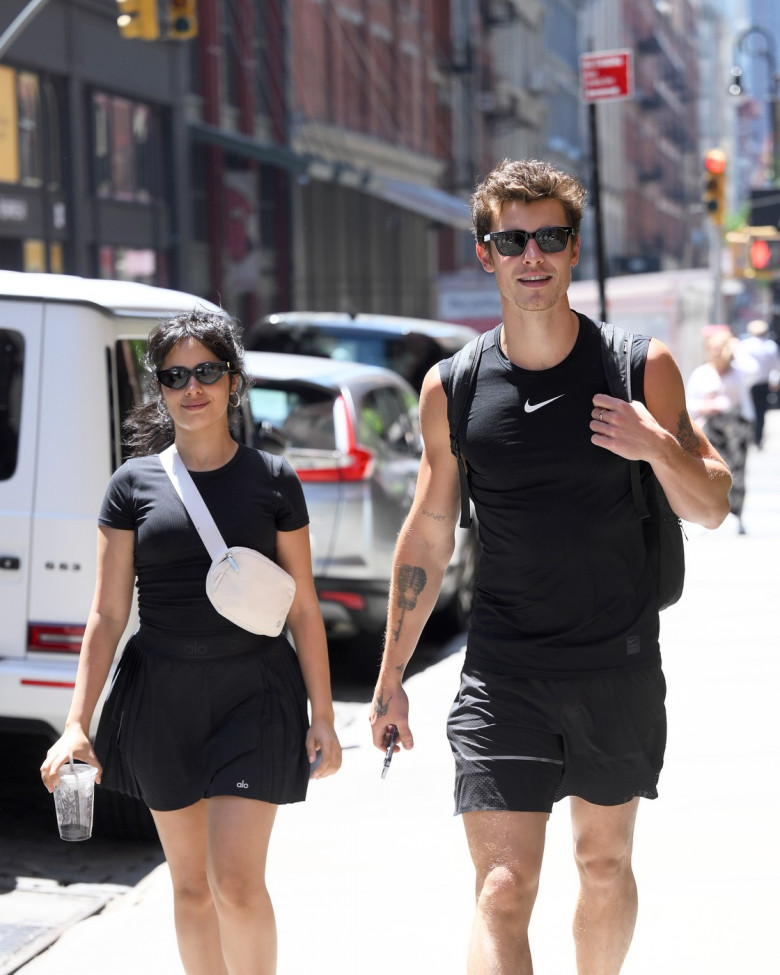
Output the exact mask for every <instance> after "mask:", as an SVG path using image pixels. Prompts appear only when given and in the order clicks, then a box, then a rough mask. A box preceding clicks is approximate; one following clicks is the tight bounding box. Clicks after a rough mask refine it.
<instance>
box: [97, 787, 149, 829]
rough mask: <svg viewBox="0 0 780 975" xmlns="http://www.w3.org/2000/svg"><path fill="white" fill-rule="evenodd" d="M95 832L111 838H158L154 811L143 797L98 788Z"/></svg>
mask: <svg viewBox="0 0 780 975" xmlns="http://www.w3.org/2000/svg"><path fill="white" fill-rule="evenodd" d="M93 832H94V834H95V835H96V836H105V837H107V838H110V839H122V840H154V839H157V830H156V828H155V825H154V820H153V819H152V814H151V813H150V812H149V810H148V808H147V807H146V805H145V804H144V803H143V802H141V800H140V799H133V798H131V797H130V796H126V795H123V794H122V793H121V792H114V791H112V790H111V789H101V788H99V787H98V791H97V794H96V796H95V813H94V822H93Z"/></svg>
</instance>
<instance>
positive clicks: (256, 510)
mask: <svg viewBox="0 0 780 975" xmlns="http://www.w3.org/2000/svg"><path fill="white" fill-rule="evenodd" d="M242 357H243V348H242V346H241V342H240V340H239V338H238V335H237V331H236V326H235V324H234V323H232V322H229V321H227V320H226V319H224V318H222V317H221V316H219V315H217V314H210V313H208V314H207V313H202V312H193V313H192V314H189V315H181V316H178V317H176V318H173V319H171V320H169V321H167V322H164V323H162V324H161V325H159V326H158V327H157V328H155V329H154V330H153V331H152V333H151V335H150V337H149V345H148V349H147V363H148V365H149V366H150V370H151V375H152V376H153V377H154V378H153V380H152V388H153V393H154V398H153V400H152V402H150V403H147V404H145V405H143V406H140V407H137V408H136V409H135V410H134V411H133V413H132V414H131V416H130V419H129V423H128V429H129V431H130V445H131V448H132V451H133V454H134V456H133V457H132V458H131V459H130V460H128V461H127V462H126V463H125V464H124V465H122V467H121V468H119V470H117V471H116V472H115V473H114V475H113V477H112V478H111V481H110V483H109V487H108V491H107V493H106V496H105V499H104V501H103V506H102V509H101V512H100V518H99V529H98V564H97V580H96V587H95V596H94V600H93V604H92V609H91V612H90V616H89V620H88V623H87V628H86V632H85V634H84V641H83V645H82V650H81V657H80V661H79V668H78V674H77V678H76V686H75V690H74V694H73V701H72V705H71V708H70V712H69V715H68V718H67V721H66V726H65V731H64V734H63V735H62V737H61V738H60V739H59V741H57V742H56V743H55V744H54V745H53V746H52V747H51V748H50V749H49V752H48V754H47V756H46V760H45V761H44V763H43V765H42V767H41V774H42V778H43V782H44V784H45V786H46V788H47V789H49V791H52V789H53V788H54V785H55V784H56V783H57V779H58V772H59V770H60V769H61V767H62V765H63V763H64V762H66V761H68V758H69V755H72V756H73V757H74V758H78V759H81V760H82V761H84V762H88V763H89V764H91V765H96V766H97V767H98V770H99V771H98V781H99V782H100V781H102V783H103V785H105V786H107V787H109V788H114V789H119V790H120V791H123V792H127V793H128V794H130V795H136V796H140V797H141V798H142V799H143V800H144V801H145V802H146V804H147V805H148V806H149V808H150V809H151V812H152V816H153V817H154V821H155V824H156V827H157V831H158V833H159V836H160V840H161V842H162V846H163V850H164V852H165V856H166V859H167V861H168V864H169V867H170V871H171V878H172V881H173V890H174V909H175V920H176V933H177V938H178V944H179V952H180V954H181V958H182V962H183V964H184V969H185V971H186V972H187V973H188V975H223V973H226V975H249V973H251V975H271V973H273V972H275V971H276V928H275V922H274V915H273V908H272V906H271V901H270V898H269V896H268V892H267V890H266V887H265V877H264V875H265V863H266V854H267V850H268V843H269V840H270V835H271V829H272V826H273V822H274V816H275V813H276V807H277V805H279V804H281V803H287V802H298V801H301V800H303V799H304V798H305V795H306V787H307V784H308V780H309V776H310V772H311V775H312V777H314V778H323V777H324V776H327V775H330V774H332V773H333V772H335V771H337V769H338V768H339V766H340V764H341V748H340V745H339V742H338V739H337V737H336V733H335V730H334V719H333V704H332V699H331V691H330V677H329V669H328V658H327V645H326V640H325V631H324V626H323V623H322V617H321V615H320V610H319V603H318V601H317V596H316V593H315V589H314V582H313V578H312V572H311V553H310V547H309V531H308V515H307V512H306V505H305V502H304V499H303V492H302V489H301V486H300V482H299V481H298V478H297V477H296V475H295V473H294V471H293V470H292V468H291V467H290V465H289V464H288V463H287V462H286V461H285V460H284V459H283V458H280V457H277V456H273V455H271V454H267V453H264V452H262V451H256V450H252V449H250V448H248V447H245V446H243V445H240V444H238V443H237V442H236V441H235V440H234V439H233V437H232V436H231V433H230V427H229V415H230V412H231V410H235V409H237V407H238V406H239V405H240V403H241V399H242V396H243V394H244V393H245V391H246V389H247V388H248V386H249V380H248V377H247V375H246V373H245V372H244V370H243V368H242ZM171 442H175V444H176V448H177V450H178V453H179V455H180V457H181V459H182V461H183V462H184V464H185V466H186V467H187V469H188V470H189V471H190V473H191V474H192V477H193V480H194V481H195V483H196V486H197V488H198V490H199V491H200V493H201V494H202V496H203V498H204V500H205V501H206V504H207V506H208V508H209V510H210V512H211V514H212V515H213V517H214V519H215V521H216V522H217V525H218V527H219V529H220V531H221V533H222V535H223V537H224V539H225V542H226V543H227V544H228V545H244V546H247V547H250V548H254V549H257V550H258V551H261V552H263V554H265V555H267V556H269V557H270V558H273V559H274V560H275V561H276V562H278V563H279V565H281V566H282V568H284V569H285V570H286V571H287V572H289V573H290V575H292V576H293V578H294V579H295V583H296V595H295V599H294V601H293V604H292V607H291V609H290V612H289V615H288V618H287V622H288V626H289V628H290V631H291V633H292V635H293V638H294V640H295V646H296V648H297V655H296V652H295V650H293V648H292V646H291V645H290V643H289V642H288V641H287V639H286V638H285V637H284V636H283V635H282V636H279V637H267V636H256V635H254V634H252V633H249V632H248V631H246V630H242V629H240V628H239V627H237V626H235V625H234V624H233V623H230V622H229V621H228V620H226V619H225V618H224V617H222V616H220V615H219V614H218V613H217V611H216V610H215V609H214V608H213V607H212V605H211V603H210V601H209V600H208V598H207V596H206V592H205V580H206V573H207V571H208V568H209V565H210V561H211V560H210V557H209V555H208V553H207V552H206V549H205V548H204V546H203V543H202V541H201V539H200V537H199V535H198V533H197V531H196V529H195V528H194V526H193V524H192V522H191V521H190V519H189V517H188V515H187V513H186V511H185V509H184V507H183V505H182V503H181V501H180V500H179V498H178V496H177V495H176V493H175V491H174V488H173V486H172V484H171V483H170V481H169V479H168V476H167V474H166V473H165V471H164V469H163V467H162V464H161V463H160V458H159V457H158V456H157V452H159V451H160V450H162V449H164V448H165V447H166V446H167V445H168V444H170V443H171ZM136 576H137V580H138V583H137V584H138V606H139V617H140V626H139V628H138V630H137V631H136V633H135V634H133V636H132V637H131V639H130V640H129V642H128V644H127V646H126V648H125V651H124V653H123V655H122V658H121V662H120V666H119V669H118V672H117V675H116V678H115V679H114V682H113V684H112V688H111V692H110V694H109V697H108V699H107V701H106V704H105V706H104V708H103V712H102V715H101V719H100V724H99V727H98V733H97V736H96V741H95V747H94V750H93V747H92V745H91V744H90V741H89V737H88V732H89V727H90V721H91V719H92V715H93V712H94V709H95V706H96V704H97V701H98V698H99V696H100V693H101V691H102V689H103V686H104V684H105V682H106V679H107V677H108V674H109V671H110V668H111V664H112V661H113V659H114V654H115V651H116V648H117V644H118V641H119V639H120V637H121V635H122V633H123V632H124V629H125V626H126V625H127V620H128V617H129V613H130V608H131V602H132V595H133V585H134V582H135V580H136ZM261 598H262V593H258V599H261ZM307 696H308V700H309V702H310V705H311V724H310V725H309V722H308V719H307ZM315 762H316V763H317V764H316V766H315ZM312 766H314V771H313V772H312V771H311V769H312Z"/></svg>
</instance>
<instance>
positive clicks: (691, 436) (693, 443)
mask: <svg viewBox="0 0 780 975" xmlns="http://www.w3.org/2000/svg"><path fill="white" fill-rule="evenodd" d="M677 442H678V443H679V445H680V446H681V447H682V449H683V450H684V451H686V453H689V454H692V455H693V456H694V457H701V456H702V452H701V441H700V440H699V437H698V435H697V434H696V431H695V430H694V429H693V424H692V423H691V418H690V417H689V416H688V411H687V410H683V411H682V413H681V414H680V418H679V420H678V421H677Z"/></svg>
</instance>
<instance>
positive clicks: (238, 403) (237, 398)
mask: <svg viewBox="0 0 780 975" xmlns="http://www.w3.org/2000/svg"><path fill="white" fill-rule="evenodd" d="M234 396H235V397H236V401H235V403H231V400H232V399H233V397H234ZM228 403H230V405H231V406H232V407H233V409H234V410H237V409H238V407H239V406H241V396H240V395H239V393H238V391H234V392H232V393H231V394H230V396H228Z"/></svg>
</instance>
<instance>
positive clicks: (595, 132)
mask: <svg viewBox="0 0 780 975" xmlns="http://www.w3.org/2000/svg"><path fill="white" fill-rule="evenodd" d="M596 112H597V109H596V103H595V102H590V104H589V105H588V122H589V126H590V157H591V186H592V191H593V212H594V214H595V218H596V274H597V277H598V286H599V314H600V315H601V321H602V322H605V321H606V320H607V287H606V273H607V272H606V258H605V255H604V227H603V220H602V215H601V168H600V165H599V128H598V117H597V115H596Z"/></svg>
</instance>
